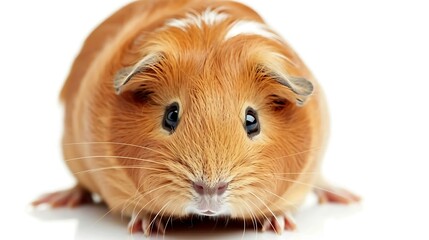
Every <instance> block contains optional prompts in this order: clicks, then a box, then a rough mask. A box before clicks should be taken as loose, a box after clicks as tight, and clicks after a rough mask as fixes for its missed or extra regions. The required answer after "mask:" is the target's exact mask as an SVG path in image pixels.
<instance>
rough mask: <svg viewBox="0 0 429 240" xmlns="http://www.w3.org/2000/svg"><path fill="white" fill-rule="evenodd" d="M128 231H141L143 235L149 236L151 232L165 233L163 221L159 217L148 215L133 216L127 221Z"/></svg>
mask: <svg viewBox="0 0 429 240" xmlns="http://www.w3.org/2000/svg"><path fill="white" fill-rule="evenodd" d="M128 231H129V232H130V233H131V234H132V233H136V232H140V231H141V232H143V234H144V235H145V236H150V235H151V233H152V232H156V233H161V234H163V235H164V234H165V227H164V223H163V221H162V220H161V219H159V218H156V217H155V218H151V217H150V216H148V215H143V216H140V217H139V216H133V217H132V218H131V220H130V222H129V223H128Z"/></svg>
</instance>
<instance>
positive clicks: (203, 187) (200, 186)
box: [192, 182, 228, 195]
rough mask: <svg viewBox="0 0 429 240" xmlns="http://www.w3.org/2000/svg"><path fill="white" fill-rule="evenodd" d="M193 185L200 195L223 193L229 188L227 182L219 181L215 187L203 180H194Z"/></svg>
mask: <svg viewBox="0 0 429 240" xmlns="http://www.w3.org/2000/svg"><path fill="white" fill-rule="evenodd" d="M192 186H193V188H194V190H195V191H196V192H197V193H198V194H200V195H204V194H208V195H214V194H217V195H222V194H223V193H225V191H226V189H228V183H227V182H219V183H217V184H216V185H215V186H214V187H209V186H207V184H205V183H203V182H194V183H193V184H192Z"/></svg>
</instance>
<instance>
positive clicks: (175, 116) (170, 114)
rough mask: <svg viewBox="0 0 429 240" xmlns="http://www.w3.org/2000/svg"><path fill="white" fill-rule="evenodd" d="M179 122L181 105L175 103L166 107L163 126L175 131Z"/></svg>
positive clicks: (171, 131)
mask: <svg viewBox="0 0 429 240" xmlns="http://www.w3.org/2000/svg"><path fill="white" fill-rule="evenodd" d="M178 123H179V105H178V104H177V103H173V104H171V105H170V106H168V107H167V108H166V109H165V113H164V119H163V120H162V127H163V128H164V129H165V130H167V131H169V132H170V133H173V132H174V130H175V129H176V127H177V124H178Z"/></svg>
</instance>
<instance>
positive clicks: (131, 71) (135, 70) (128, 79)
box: [113, 54, 161, 95]
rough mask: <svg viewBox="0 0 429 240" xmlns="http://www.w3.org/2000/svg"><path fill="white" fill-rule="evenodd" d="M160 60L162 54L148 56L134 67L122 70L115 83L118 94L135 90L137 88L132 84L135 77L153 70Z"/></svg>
mask: <svg viewBox="0 0 429 240" xmlns="http://www.w3.org/2000/svg"><path fill="white" fill-rule="evenodd" d="M160 58H161V55H160V54H148V55H146V56H145V57H144V58H143V59H142V60H140V61H139V62H138V63H136V64H135V65H134V66H130V67H125V68H123V69H120V70H119V71H118V73H117V74H116V76H115V79H114V81H113V84H114V87H115V91H116V94H118V95H120V94H121V93H122V92H125V91H127V90H130V89H133V87H134V86H135V84H133V82H132V79H133V77H134V76H135V75H136V74H139V73H145V72H148V71H150V70H151V69H153V68H154V66H155V64H156V63H158V62H159V60H160Z"/></svg>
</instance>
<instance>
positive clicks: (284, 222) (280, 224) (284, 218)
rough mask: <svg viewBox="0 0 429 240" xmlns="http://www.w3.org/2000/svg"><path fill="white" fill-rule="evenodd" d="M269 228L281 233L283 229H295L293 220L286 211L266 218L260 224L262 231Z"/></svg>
mask: <svg viewBox="0 0 429 240" xmlns="http://www.w3.org/2000/svg"><path fill="white" fill-rule="evenodd" d="M269 229H272V230H274V232H276V233H277V234H279V235H280V234H282V233H283V230H289V231H294V230H295V229H296V224H295V220H293V218H292V216H290V215H289V214H288V213H285V214H283V215H280V216H276V217H271V218H270V219H266V220H265V221H264V223H263V224H262V231H263V232H265V231H267V230H269Z"/></svg>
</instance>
